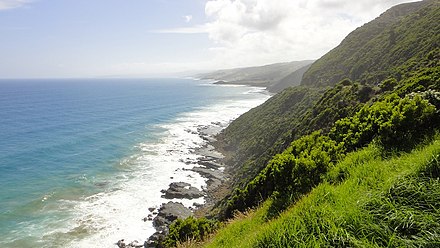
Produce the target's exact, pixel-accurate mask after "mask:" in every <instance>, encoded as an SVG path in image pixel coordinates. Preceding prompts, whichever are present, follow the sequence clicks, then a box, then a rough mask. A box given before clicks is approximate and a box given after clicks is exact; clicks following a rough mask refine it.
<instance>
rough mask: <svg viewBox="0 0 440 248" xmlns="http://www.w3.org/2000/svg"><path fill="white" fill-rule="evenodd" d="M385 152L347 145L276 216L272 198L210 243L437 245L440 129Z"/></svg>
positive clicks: (439, 237)
mask: <svg viewBox="0 0 440 248" xmlns="http://www.w3.org/2000/svg"><path fill="white" fill-rule="evenodd" d="M384 152H385V151H383V150H382V148H381V147H379V146H377V145H370V146H369V147H367V148H364V149H361V150H359V151H356V152H352V153H349V154H348V155H347V156H346V157H345V159H343V160H342V161H341V162H340V163H338V164H336V165H335V166H333V167H332V168H331V169H330V170H329V172H328V173H326V175H325V176H324V181H323V182H322V183H321V184H320V185H319V186H317V187H316V188H314V189H313V190H312V191H311V192H310V193H309V194H308V195H306V196H305V197H303V198H302V199H300V200H299V201H297V202H296V203H295V204H294V205H292V206H291V207H290V208H289V209H287V210H286V211H284V212H283V213H281V214H280V215H279V216H278V217H276V218H273V219H271V220H270V221H268V216H269V215H270V208H271V204H274V202H273V201H272V200H268V201H266V202H265V203H264V204H263V205H262V207H260V208H258V209H257V210H255V211H252V212H250V213H249V214H248V215H247V218H244V219H243V218H239V219H238V220H237V221H235V220H232V221H231V222H230V223H229V224H228V225H227V226H226V227H225V228H223V229H220V230H219V231H218V232H217V234H216V235H215V236H214V237H213V238H212V239H211V240H209V241H208V242H206V243H205V244H204V246H205V247H224V244H228V245H227V246H228V247H335V246H336V247H438V245H440V224H439V223H440V211H439V210H440V201H439V199H440V178H439V176H440V173H439V172H440V139H439V136H437V138H436V139H435V141H433V142H432V143H431V144H429V145H427V146H426V147H423V148H421V149H415V150H414V151H412V152H410V153H403V154H402V153H396V154H394V155H391V156H390V155H388V156H386V157H384ZM385 153H386V152H385ZM386 154H387V153H386ZM341 173H344V174H345V176H344V178H345V179H341V177H340V175H341Z"/></svg>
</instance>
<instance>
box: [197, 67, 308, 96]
mask: <svg viewBox="0 0 440 248" xmlns="http://www.w3.org/2000/svg"><path fill="white" fill-rule="evenodd" d="M312 62H313V60H303V61H293V62H288V63H277V64H270V65H264V66H256V67H245V68H235V69H227V70H219V71H214V72H209V73H203V74H199V75H196V77H198V78H201V79H211V80H216V81H219V82H220V83H223V84H243V85H252V86H260V87H268V90H269V91H271V92H279V91H281V90H283V89H285V88H287V87H289V86H296V85H299V84H300V83H301V78H302V75H303V74H304V72H305V71H306V68H308V67H307V66H308V65H310V64H311V63H312Z"/></svg>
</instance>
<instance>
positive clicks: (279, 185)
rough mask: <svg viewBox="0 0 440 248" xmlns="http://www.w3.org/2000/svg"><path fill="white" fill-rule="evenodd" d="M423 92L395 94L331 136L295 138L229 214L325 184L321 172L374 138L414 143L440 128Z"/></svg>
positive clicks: (238, 196)
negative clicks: (274, 197) (277, 196)
mask: <svg viewBox="0 0 440 248" xmlns="http://www.w3.org/2000/svg"><path fill="white" fill-rule="evenodd" d="M434 95H435V94H434ZM422 96H426V94H423V93H418V94H413V95H411V96H407V97H404V98H400V97H399V96H397V95H396V94H392V95H390V96H388V97H386V98H385V99H384V100H382V101H377V102H375V103H373V104H371V105H366V106H364V107H363V108H361V109H360V110H359V111H358V112H356V113H355V114H354V115H353V116H351V117H346V118H343V119H341V120H338V121H336V123H335V125H334V127H333V128H332V130H331V131H330V133H329V136H326V135H322V134H321V133H320V132H315V133H312V134H310V135H308V136H304V137H303V138H300V139H298V140H296V141H294V142H292V144H291V145H290V146H289V147H288V148H287V149H286V150H285V151H284V152H283V153H281V154H279V155H276V156H274V157H273V158H272V160H271V161H270V162H269V163H268V165H267V166H266V167H265V168H264V169H263V170H262V171H261V172H260V173H259V174H258V176H256V177H255V178H254V179H253V180H252V181H251V182H249V183H248V184H247V185H246V187H245V188H244V189H236V190H235V191H234V194H233V197H232V198H231V200H230V201H229V204H228V208H227V209H226V213H225V214H226V216H231V214H232V212H233V211H234V210H239V211H243V210H245V209H246V208H249V207H253V206H256V205H257V204H258V203H259V202H261V201H263V200H265V199H267V198H268V197H270V196H272V195H273V193H274V192H277V194H280V195H279V196H280V197H282V198H283V199H284V200H286V199H290V200H291V201H294V200H296V199H298V198H299V197H300V196H301V194H304V193H307V192H309V191H310V190H311V189H312V188H313V187H314V186H316V185H317V184H319V183H320V182H321V176H322V175H323V174H325V173H326V172H327V171H328V168H330V167H331V166H332V164H334V162H335V161H337V160H338V159H339V158H341V157H343V155H344V154H345V153H346V152H349V151H352V150H354V149H356V148H359V147H362V146H364V145H366V144H368V143H370V142H371V141H373V139H375V140H376V141H377V142H379V143H381V144H382V145H384V146H385V147H389V148H391V147H392V148H394V149H398V148H402V146H405V147H409V148H411V147H413V145H415V144H417V143H418V142H419V141H420V140H422V139H423V138H424V136H425V135H426V134H427V132H432V131H433V130H435V129H436V128H439V127H440V118H439V115H440V113H439V111H438V109H436V107H435V106H434V105H433V104H431V103H430V102H429V100H426V99H423V98H422ZM434 99H436V98H435V97H434ZM287 205H288V204H287Z"/></svg>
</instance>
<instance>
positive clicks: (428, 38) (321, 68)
mask: <svg viewBox="0 0 440 248" xmlns="http://www.w3.org/2000/svg"><path fill="white" fill-rule="evenodd" d="M439 5H440V3H439V2H438V1H437V0H434V1H422V2H419V3H407V4H402V5H399V6H396V7H393V8H391V9H390V10H388V11H387V12H385V13H384V14H382V15H381V16H380V17H378V18H377V19H375V20H374V21H372V22H370V23H367V24H365V25H364V26H362V27H360V28H358V29H357V30H355V31H353V32H352V33H351V34H349V35H348V36H347V37H346V38H345V39H344V41H342V42H341V44H340V45H339V46H338V47H336V48H334V49H333V50H332V51H330V52H329V53H327V54H326V55H324V56H323V57H322V58H320V59H319V60H317V61H316V62H315V63H313V65H312V66H311V67H310V69H309V70H308V71H307V72H306V73H305V74H304V77H303V80H302V82H301V84H302V85H309V86H328V85H334V84H335V83H337V82H339V81H340V80H342V79H344V78H350V79H351V80H353V81H359V82H362V83H369V84H375V85H377V84H378V83H379V82H381V81H382V80H384V79H387V78H389V77H390V76H392V77H393V78H396V79H397V80H400V79H401V78H403V77H406V76H407V75H406V74H407V73H408V72H411V71H415V70H417V69H418V68H424V67H427V66H428V64H429V63H432V62H433V61H435V60H437V62H438V61H439V59H440V58H439V56H440V50H439V43H438V41H439V40H440V22H439V21H438V20H440V11H439V10H438V9H439ZM431 52H432V54H431V57H429V56H426V55H428V54H429V53H431Z"/></svg>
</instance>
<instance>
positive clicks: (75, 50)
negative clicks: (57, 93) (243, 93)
mask: <svg viewBox="0 0 440 248" xmlns="http://www.w3.org/2000/svg"><path fill="white" fill-rule="evenodd" d="M413 1H414V0H356V1H353V0H0V78H84V77H156V76H168V75H177V74H179V75H180V74H182V73H183V74H185V73H186V74H191V73H192V72H198V71H206V70H214V69H224V68H234V67H245V66H256V65H264V64H271V63H278V62H288V61H298V60H306V59H318V58H319V57H321V56H322V55H324V54H325V53H326V52H328V51H329V50H331V49H332V48H334V47H335V46H337V45H338V44H339V43H340V42H341V41H342V39H343V38H344V37H345V36H346V35H347V34H349V33H350V32H351V31H353V30H354V29H356V28H357V27H359V26H362V25H363V24H364V23H366V22H368V21H371V20H373V19H374V18H375V17H377V16H379V15H380V14H381V13H382V12H384V11H385V10H387V9H388V8H390V7H391V6H393V5H396V4H399V3H404V2H413Z"/></svg>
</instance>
